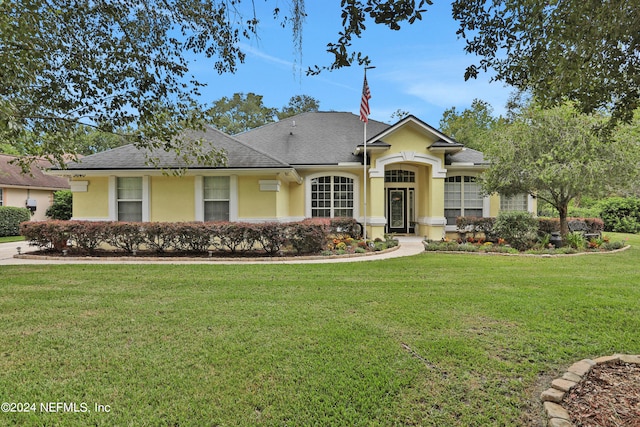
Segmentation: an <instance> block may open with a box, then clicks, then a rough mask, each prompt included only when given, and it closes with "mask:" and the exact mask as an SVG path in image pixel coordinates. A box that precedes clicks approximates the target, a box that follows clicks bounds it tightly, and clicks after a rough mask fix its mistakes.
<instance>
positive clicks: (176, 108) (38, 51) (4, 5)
mask: <svg viewBox="0 0 640 427" xmlns="http://www.w3.org/2000/svg"><path fill="white" fill-rule="evenodd" d="M265 1H267V2H268V3H269V4H271V5H272V6H273V8H272V12H273V13H272V14H269V18H271V19H272V18H273V17H275V19H277V20H278V21H279V22H280V23H281V24H282V25H283V26H284V27H286V28H287V29H288V30H289V31H290V32H291V35H292V36H293V40H294V45H295V47H296V49H297V50H298V52H300V53H301V52H302V28H303V24H304V22H305V19H307V18H308V17H307V14H306V12H305V0H292V1H290V2H288V5H289V8H288V9H287V10H284V11H283V10H281V8H280V4H281V3H280V2H278V1H277V0H270V1H269V0H265ZM431 3H432V2H431V0H342V2H341V18H342V28H341V30H340V31H339V32H338V34H337V35H334V36H332V35H327V38H329V39H331V38H333V40H334V41H332V42H329V43H328V44H327V51H328V52H329V53H330V54H331V55H332V58H331V61H330V64H319V65H316V66H313V67H311V68H309V70H308V73H310V74H314V73H319V72H321V71H323V70H335V69H338V68H341V67H347V66H351V65H353V64H358V65H366V64H369V63H370V60H369V58H368V56H367V55H366V52H359V51H357V49H355V48H354V47H353V41H354V39H356V38H360V37H362V36H363V35H364V33H365V31H366V29H367V27H368V26H369V25H371V24H373V25H382V26H386V27H387V28H389V29H391V30H400V29H401V27H402V26H403V25H405V24H407V25H411V24H414V23H415V22H417V21H419V20H421V19H422V17H423V14H424V13H425V12H426V11H427V10H426V6H427V5H430V4H431ZM637 9H638V7H637V2H636V1H635V0H611V1H607V2H602V1H599V0H587V1H581V2H578V1H576V0H557V1H552V2H539V1H537V0H493V1H489V2H478V1H469V0H455V1H454V2H453V16H454V18H455V19H456V20H458V21H459V23H460V29H459V34H460V35H461V36H462V37H463V38H465V39H466V40H467V43H468V44H467V48H466V49H467V51H468V52H471V53H475V54H478V55H479V56H480V58H481V59H480V63H479V64H478V65H473V66H471V67H469V68H468V70H467V72H466V77H467V78H470V77H474V76H476V75H477V74H478V72H479V71H480V70H489V69H493V70H494V71H495V72H496V77H495V78H496V79H499V80H504V81H505V82H507V83H509V84H511V85H514V86H515V87H516V88H518V89H520V90H524V91H532V92H533V94H534V95H535V96H536V97H537V98H539V99H540V100H542V102H544V103H548V104H554V103H558V102H559V101H561V100H564V99H573V100H576V101H577V103H578V104H577V105H579V107H580V108H581V109H582V110H583V111H594V110H598V109H603V108H612V109H613V111H614V118H618V117H619V118H624V119H630V118H631V112H632V111H633V110H635V109H636V107H638V103H639V101H638V99H639V97H640V95H639V91H640V89H639V88H640V72H639V71H640V48H639V46H640V40H639V37H640V31H638V28H640V21H639V20H640V13H638V10H637ZM256 10H257V8H256V7H255V0H163V1H157V0H117V1H116V0H77V1H74V2H72V3H69V2H67V1H63V0H4V1H0V143H5V144H6V143H8V144H13V143H14V142H15V141H19V143H21V144H24V147H25V150H26V151H27V152H28V153H31V154H33V155H36V156H39V155H44V154H48V155H51V156H53V158H54V159H53V160H57V161H58V162H62V161H63V160H64V158H65V157H64V154H66V153H68V152H69V151H72V150H73V147H72V146H70V144H69V140H70V138H69V137H70V135H72V134H73V133H74V132H76V128H77V126H78V125H85V126H92V127H96V128H98V129H99V130H100V131H103V132H111V133H116V134H118V133H120V132H121V130H122V129H126V130H127V131H126V133H124V134H122V135H121V136H123V137H125V138H127V139H128V140H129V141H131V142H134V143H135V144H137V145H138V146H139V147H141V148H160V147H161V148H164V149H166V150H174V151H175V152H176V155H180V156H184V157H189V156H192V157H194V156H195V157H196V160H198V161H200V162H215V161H217V159H219V153H215V152H208V153H202V152H201V151H200V150H199V144H198V143H197V142H189V141H180V140H179V139H176V136H177V135H179V134H180V133H181V131H182V130H183V129H185V128H198V127H200V126H201V125H202V124H203V123H204V120H205V116H204V112H203V111H204V110H205V108H204V106H203V104H202V103H201V102H200V100H199V95H200V92H199V89H200V88H201V87H202V85H203V82H200V81H197V80H196V79H195V78H194V77H192V76H190V75H189V73H188V65H189V62H188V58H189V57H190V56H189V55H191V54H196V55H201V56H205V57H208V58H211V59H212V62H213V65H212V68H213V69H215V70H216V71H217V72H218V73H225V72H234V71H235V70H236V69H237V67H238V66H239V64H241V63H242V62H243V60H244V58H245V55H244V53H243V51H242V48H241V45H242V44H241V43H242V42H243V41H244V40H246V39H254V38H255V37H256V36H257V34H258V24H259V23H260V22H261V19H263V17H262V16H258V15H257V13H258V12H256ZM309 18H313V17H309ZM373 48H375V47H372V49H373Z"/></svg>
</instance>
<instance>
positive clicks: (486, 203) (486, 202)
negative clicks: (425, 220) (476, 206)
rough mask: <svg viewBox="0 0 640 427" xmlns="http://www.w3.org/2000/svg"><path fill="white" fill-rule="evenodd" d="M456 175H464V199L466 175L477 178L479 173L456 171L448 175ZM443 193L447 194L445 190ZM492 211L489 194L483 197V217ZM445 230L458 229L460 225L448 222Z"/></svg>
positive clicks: (462, 183)
mask: <svg viewBox="0 0 640 427" xmlns="http://www.w3.org/2000/svg"><path fill="white" fill-rule="evenodd" d="M454 176H460V177H462V182H461V183H460V184H461V185H463V188H462V198H463V199H462V200H463V201H464V177H465V176H470V177H474V178H476V179H477V178H478V175H477V174H473V173H455V174H451V175H447V178H451V177H454ZM445 185H446V182H445ZM443 195H445V192H443ZM445 197H446V195H445ZM443 202H444V200H443ZM490 212H491V200H490V198H489V196H484V197H483V198H482V216H483V217H488V216H489V213H490ZM445 224H446V217H445ZM445 230H446V231H458V227H457V226H456V225H455V224H453V225H449V224H447V225H446V226H445Z"/></svg>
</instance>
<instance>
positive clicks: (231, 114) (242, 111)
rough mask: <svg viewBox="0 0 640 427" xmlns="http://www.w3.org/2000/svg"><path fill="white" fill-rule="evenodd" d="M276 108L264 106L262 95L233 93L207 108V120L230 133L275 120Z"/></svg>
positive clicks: (233, 133)
mask: <svg viewBox="0 0 640 427" xmlns="http://www.w3.org/2000/svg"><path fill="white" fill-rule="evenodd" d="M277 112H278V111H277V110H276V109H275V108H270V107H266V106H265V105H264V104H263V102H262V95H256V94H255V93H248V94H246V95H245V94H244V93H234V94H233V96H232V97H231V98H228V97H226V96H225V97H223V98H220V99H219V100H217V101H216V102H214V103H213V107H211V108H210V109H209V110H207V120H208V121H209V123H211V124H212V125H213V126H215V127H216V128H217V129H219V130H221V131H223V132H226V133H228V134H230V135H235V134H237V133H240V132H244V131H247V130H249V129H254V128H257V127H259V126H262V125H265V124H267V123H272V122H275V121H276V117H277V115H276V114H277Z"/></svg>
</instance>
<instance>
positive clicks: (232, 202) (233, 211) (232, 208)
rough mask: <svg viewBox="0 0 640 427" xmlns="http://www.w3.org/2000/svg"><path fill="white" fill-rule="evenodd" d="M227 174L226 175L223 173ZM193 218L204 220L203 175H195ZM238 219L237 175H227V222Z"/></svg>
mask: <svg viewBox="0 0 640 427" xmlns="http://www.w3.org/2000/svg"><path fill="white" fill-rule="evenodd" d="M225 176H227V175H225ZM194 181H195V184H194V185H195V214H196V217H195V220H196V221H204V176H203V175H196V177H195V180H194ZM237 221H238V175H229V222H237Z"/></svg>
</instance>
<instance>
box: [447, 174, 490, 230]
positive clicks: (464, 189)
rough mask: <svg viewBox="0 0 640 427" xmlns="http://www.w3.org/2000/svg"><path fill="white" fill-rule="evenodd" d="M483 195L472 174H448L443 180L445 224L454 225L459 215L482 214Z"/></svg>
mask: <svg viewBox="0 0 640 427" xmlns="http://www.w3.org/2000/svg"><path fill="white" fill-rule="evenodd" d="M482 208H483V197H482V193H481V192H480V184H478V182H477V180H476V177H474V176H450V177H448V178H445V181H444V216H445V217H446V218H447V225H455V224H456V218H457V217H459V216H478V217H481V216H482V214H483V209H482Z"/></svg>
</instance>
